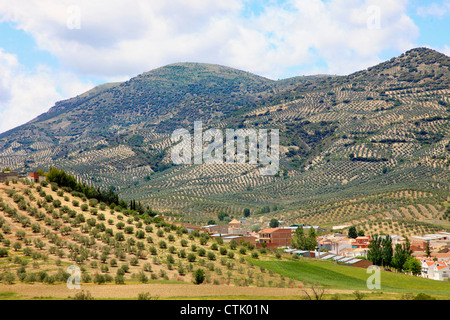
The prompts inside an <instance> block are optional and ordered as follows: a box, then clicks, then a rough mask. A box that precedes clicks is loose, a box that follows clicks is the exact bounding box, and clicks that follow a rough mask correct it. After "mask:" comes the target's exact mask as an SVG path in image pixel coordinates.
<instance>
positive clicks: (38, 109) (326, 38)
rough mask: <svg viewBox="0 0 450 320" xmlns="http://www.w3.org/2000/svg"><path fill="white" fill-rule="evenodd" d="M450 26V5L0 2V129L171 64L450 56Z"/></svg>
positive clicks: (284, 66) (252, 65)
mask: <svg viewBox="0 0 450 320" xmlns="http://www.w3.org/2000/svg"><path fill="white" fill-rule="evenodd" d="M449 30H450V0H438V1H417V0H414V1H413V0H410V1H407V0H398V1H393V0H383V1H372V0H326V1H325V0H323V1H321V0H283V1H281V0H280V1H276V0H275V1H274V0H265V1H256V0H214V1H213V0H190V1H185V0H172V1H166V2H161V1H156V0H147V1H141V0H132V1H130V0H128V1H120V0H118V1H115V2H108V1H92V0H90V1H88V0H72V1H66V0H61V1H56V0H40V1H37V0H29V1H23V2H22V1H15V2H11V1H9V3H5V2H2V3H0V132H4V131H6V130H8V129H11V128H13V127H15V126H17V125H20V124H22V123H24V122H27V121H29V120H31V119H33V118H34V117H36V116H37V115H39V114H41V113H42V112H45V111H47V110H48V109H49V108H50V107H52V106H53V105H54V103H55V102H56V101H58V100H62V99H66V98H69V97H72V96H75V95H77V94H81V93H83V92H85V91H86V90H88V89H90V88H92V87H93V86H95V85H98V84H102V83H105V82H112V81H124V80H127V79H129V78H130V77H133V76H136V75H138V74H140V73H142V72H146V71H149V70H151V69H154V68H158V67H160V66H164V65H166V64H170V63H175V62H185V61H191V62H207V63H217V64H222V65H226V66H230V67H235V68H238V69H241V70H244V71H249V72H252V73H256V74H258V75H262V76H266V77H268V78H271V79H274V80H276V79H282V78H287V77H293V76H298V75H309V74H339V75H344V74H349V73H351V72H355V71H358V70H361V69H365V68H367V67H370V66H372V65H375V64H377V63H379V62H382V61H384V60H388V59H390V58H392V57H394V56H398V55H400V54H401V53H403V52H404V51H407V50H409V49H411V48H414V47H420V46H426V47H430V48H433V49H435V50H438V51H440V52H442V53H445V54H447V55H450V41H449V40H450V35H449V34H450V32H449Z"/></svg>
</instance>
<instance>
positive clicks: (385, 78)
mask: <svg viewBox="0 0 450 320" xmlns="http://www.w3.org/2000/svg"><path fill="white" fill-rule="evenodd" d="M449 88H450V58H449V57H447V56H445V55H443V54H441V53H438V52H436V51H434V50H430V49H426V48H417V49H412V50H410V51H408V52H405V53H404V54H402V55H400V56H399V57H395V58H392V59H390V60H389V61H386V62H383V63H381V64H378V65H376V66H373V67H370V68H368V69H366V70H362V71H359V72H356V73H353V74H350V75H347V76H327V75H320V76H308V77H295V78H290V79H284V80H279V81H273V80H270V79H266V78H263V77H260V76H257V75H253V74H250V73H247V72H244V71H240V70H236V69H232V68H228V67H224V66H218V65H211V64H198V63H177V64H172V65H168V66H165V67H162V68H159V69H155V70H152V71H150V72H146V73H143V74H141V75H139V76H137V77H134V78H132V79H130V80H129V81H126V82H123V83H112V84H105V85H102V86H99V87H96V88H94V89H92V90H90V91H88V92H86V93H84V94H82V95H80V96H77V97H74V98H72V99H68V100H64V101H60V102H58V103H56V104H55V106H54V107H53V108H51V109H50V110H49V111H48V112H46V113H44V114H42V115H40V116H39V117H37V118H36V119H34V120H33V121H30V122H29V123H27V124H24V125H22V126H20V127H17V128H15V129H13V130H10V131H8V132H5V133H3V134H1V135H0V168H1V167H10V168H12V169H18V170H20V171H31V170H35V169H38V168H43V169H44V170H46V169H48V168H49V167H50V166H56V167H58V168H62V169H65V170H66V171H67V172H68V173H70V174H72V175H74V176H76V177H77V178H78V179H79V180H81V181H83V182H85V183H88V184H92V185H94V186H99V187H102V188H110V187H113V188H114V189H115V190H117V191H118V192H119V193H120V194H121V196H122V197H123V198H124V199H136V200H140V201H142V202H143V203H146V204H148V205H150V206H152V207H154V208H155V209H158V210H163V211H171V212H177V213H181V214H183V215H184V219H186V220H189V221H207V220H208V219H211V218H217V214H218V213H220V212H223V213H227V214H229V215H230V216H231V215H242V212H243V209H244V208H249V209H251V212H252V213H260V212H262V213H264V212H266V213H268V212H269V211H270V212H271V214H272V215H273V214H275V215H277V216H278V217H281V218H283V217H284V218H285V219H287V218H289V219H290V221H301V220H305V219H307V218H308V217H309V216H311V215H313V216H315V214H316V213H320V212H322V211H321V210H325V209H324V208H326V206H327V203H340V201H350V200H349V199H354V198H357V197H360V198H364V199H369V198H370V197H371V196H373V195H377V194H378V195H379V194H384V195H387V194H389V195H394V194H396V193H395V192H399V190H411V189H414V190H424V191H423V192H424V193H425V194H427V192H429V194H432V195H433V197H434V198H433V199H435V198H436V199H439V201H440V202H442V201H446V200H447V199H448V197H449V192H450V190H449V181H450V174H449V164H450V160H449V152H450V127H449V119H450V118H449V117H450V95H449V94H450V89H449ZM194 121H202V122H203V125H204V129H206V128H218V129H226V128H256V129H270V128H277V129H279V130H280V131H279V132H280V143H281V146H280V151H281V159H280V172H279V174H277V175H275V176H261V175H260V174H259V170H258V165H251V164H236V165H229V166H224V165H212V164H209V165H208V164H203V165H192V166H174V165H172V163H171V161H170V158H169V157H170V149H171V146H172V145H173V144H172V142H171V139H170V137H171V133H172V132H173V131H174V130H175V129H179V128H186V129H188V130H192V128H193V122H194ZM408 192H409V191H408ZM436 208H437V209H436V210H437V211H438V212H440V213H439V214H438V215H436V217H441V216H442V215H443V207H436ZM361 210H364V206H361ZM374 210H375V209H374ZM377 210H381V211H382V208H378V209H376V210H375V211H377ZM375 211H374V212H375ZM262 216H264V215H262ZM312 222H314V221H312Z"/></svg>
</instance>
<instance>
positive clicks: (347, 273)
mask: <svg viewBox="0 0 450 320" xmlns="http://www.w3.org/2000/svg"><path fill="white" fill-rule="evenodd" d="M252 261H253V263H254V264H255V265H257V266H262V267H265V268H266V269H269V270H272V271H274V272H277V273H280V274H282V275H284V276H286V277H289V278H293V279H296V280H300V281H303V282H307V283H310V284H312V283H318V284H320V285H322V286H324V287H326V288H328V289H343V290H365V291H367V290H368V288H367V285H366V281H367V279H368V278H369V277H370V276H371V275H372V274H369V273H367V270H366V269H365V268H356V267H349V266H344V265H339V264H335V263H334V262H331V261H322V260H315V259H307V258H300V259H299V260H298V261H293V260H290V261H288V260H280V261H258V260H252ZM377 291H382V292H395V293H412V294H417V293H420V292H423V293H426V294H429V295H437V296H440V297H442V298H444V297H446V298H448V297H450V282H449V281H435V280H430V279H424V278H421V277H413V276H410V275H406V274H400V273H396V272H388V271H383V270H382V271H381V289H380V290H377Z"/></svg>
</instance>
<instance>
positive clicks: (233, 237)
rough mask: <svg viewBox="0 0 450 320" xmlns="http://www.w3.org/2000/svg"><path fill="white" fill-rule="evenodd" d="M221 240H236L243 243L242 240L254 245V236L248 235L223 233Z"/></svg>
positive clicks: (227, 241) (228, 241)
mask: <svg viewBox="0 0 450 320" xmlns="http://www.w3.org/2000/svg"><path fill="white" fill-rule="evenodd" d="M222 239H223V242H224V243H230V242H231V241H232V240H234V241H236V242H237V243H238V244H240V243H243V242H248V243H251V244H253V245H256V238H255V237H253V236H250V235H233V234H228V235H224V236H222Z"/></svg>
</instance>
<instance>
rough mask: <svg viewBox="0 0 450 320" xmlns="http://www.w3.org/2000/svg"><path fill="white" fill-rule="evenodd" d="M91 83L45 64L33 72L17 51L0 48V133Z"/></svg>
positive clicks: (77, 92)
mask: <svg viewBox="0 0 450 320" xmlns="http://www.w3.org/2000/svg"><path fill="white" fill-rule="evenodd" d="M92 87H93V85H92V84H91V83H87V84H86V83H82V82H79V80H78V79H77V78H76V77H74V76H73V75H70V74H68V73H63V72H55V71H54V70H52V69H50V68H48V67H47V66H44V65H41V66H38V67H37V68H36V70H34V71H33V72H30V71H28V70H25V68H24V67H23V66H22V65H21V64H20V63H19V61H18V59H17V57H16V56H15V55H13V54H10V53H6V52H4V51H3V50H2V49H0V133H1V132H4V131H7V130H9V129H12V128H14V127H16V126H19V125H21V124H23V123H25V122H28V121H30V120H32V119H33V118H35V117H36V116H38V115H40V114H42V113H43V112H46V111H47V110H48V109H49V108H50V107H52V106H53V105H54V103H55V101H57V100H61V99H63V98H64V97H70V96H75V95H77V94H80V93H82V92H85V91H86V90H88V89H90V88H92Z"/></svg>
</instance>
